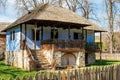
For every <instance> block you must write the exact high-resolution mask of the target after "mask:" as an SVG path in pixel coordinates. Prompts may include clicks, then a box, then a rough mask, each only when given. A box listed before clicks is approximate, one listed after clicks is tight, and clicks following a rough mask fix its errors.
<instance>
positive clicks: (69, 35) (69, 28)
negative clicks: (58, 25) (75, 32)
mask: <svg viewBox="0 0 120 80" xmlns="http://www.w3.org/2000/svg"><path fill="white" fill-rule="evenodd" d="M68 39H69V40H70V26H68Z"/></svg>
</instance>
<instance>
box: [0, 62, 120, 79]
mask: <svg viewBox="0 0 120 80" xmlns="http://www.w3.org/2000/svg"><path fill="white" fill-rule="evenodd" d="M113 64H120V61H115V60H102V63H100V60H96V63H95V64H93V65H88V66H87V67H100V66H108V65H113ZM83 68H84V67H83ZM35 73H37V71H32V72H29V71H26V70H22V69H19V68H15V67H12V66H7V65H5V64H4V60H3V61H0V80H1V78H3V79H5V80H8V79H9V78H10V77H12V78H16V76H18V77H19V78H22V77H23V76H26V77H28V76H30V75H31V76H34V75H35Z"/></svg>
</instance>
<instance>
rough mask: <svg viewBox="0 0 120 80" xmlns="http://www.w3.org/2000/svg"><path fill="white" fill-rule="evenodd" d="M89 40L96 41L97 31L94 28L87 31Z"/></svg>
mask: <svg viewBox="0 0 120 80" xmlns="http://www.w3.org/2000/svg"><path fill="white" fill-rule="evenodd" d="M87 42H95V33H94V31H92V30H88V31H87Z"/></svg>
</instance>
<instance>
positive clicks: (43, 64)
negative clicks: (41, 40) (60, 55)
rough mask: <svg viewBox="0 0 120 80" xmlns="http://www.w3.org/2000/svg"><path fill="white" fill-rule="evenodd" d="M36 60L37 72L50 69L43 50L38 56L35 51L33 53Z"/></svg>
mask: <svg viewBox="0 0 120 80" xmlns="http://www.w3.org/2000/svg"><path fill="white" fill-rule="evenodd" d="M31 52H32V54H33V56H34V58H35V59H36V61H37V62H36V64H37V70H40V69H48V68H49V67H50V66H51V65H50V63H49V62H48V60H47V59H46V57H45V55H44V54H43V52H42V50H37V51H36V54H35V51H33V50H32V51H31Z"/></svg>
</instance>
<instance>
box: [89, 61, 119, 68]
mask: <svg viewBox="0 0 120 80" xmlns="http://www.w3.org/2000/svg"><path fill="white" fill-rule="evenodd" d="M114 64H120V61H118V60H102V61H100V60H96V62H95V64H91V65H88V66H87V67H102V66H108V65H114Z"/></svg>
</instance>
